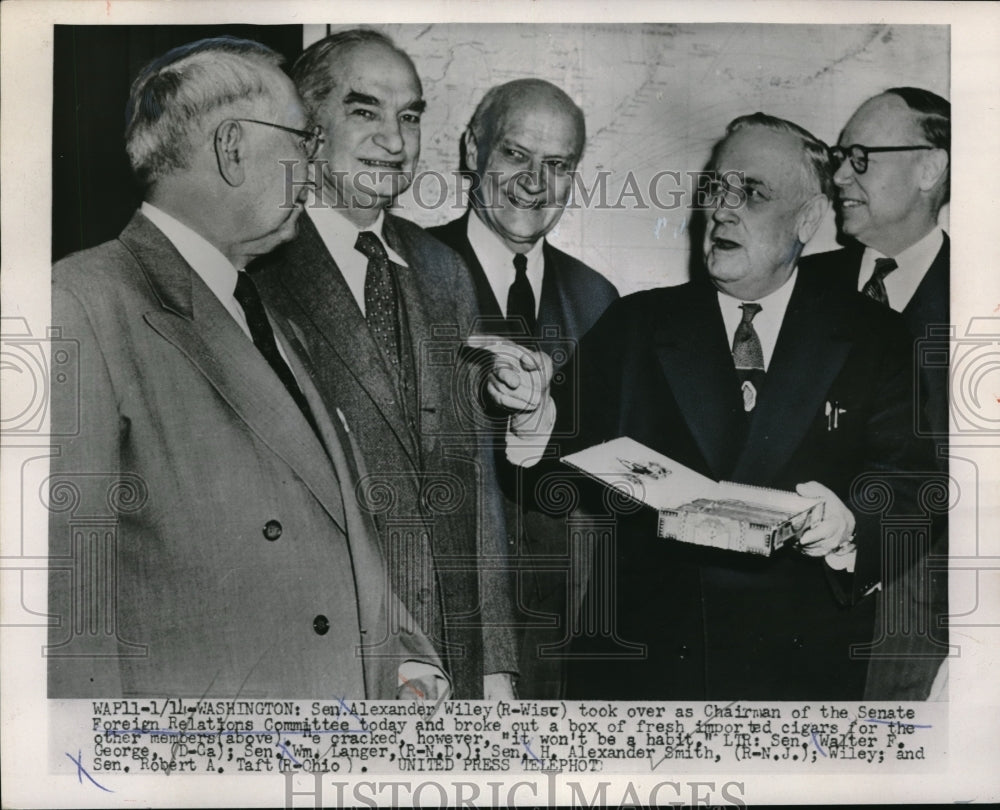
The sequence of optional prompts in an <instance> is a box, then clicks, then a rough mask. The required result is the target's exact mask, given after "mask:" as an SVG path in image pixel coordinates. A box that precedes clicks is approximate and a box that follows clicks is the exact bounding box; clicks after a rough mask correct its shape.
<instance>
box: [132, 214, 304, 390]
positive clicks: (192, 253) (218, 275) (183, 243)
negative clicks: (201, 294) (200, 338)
mask: <svg viewBox="0 0 1000 810" xmlns="http://www.w3.org/2000/svg"><path fill="white" fill-rule="evenodd" d="M139 210H140V211H142V213H143V215H144V216H145V217H146V219H148V220H149V221H150V222H152V223H153V224H154V225H155V226H156V227H157V228H159V229H160V231H162V233H163V235H164V236H165V237H167V239H169V240H170V244H172V245H173V246H174V247H175V248H176V249H177V252H178V253H180V254H181V258H182V259H184V261H186V262H187V263H188V264H189V265H190V266H191V269H192V270H194V272H195V273H197V274H198V277H199V278H200V279H201V280H202V281H204V282H205V285H206V286H207V287H208V289H210V290H211V291H212V293H213V294H214V295H215V297H216V298H218V299H219V303H220V304H222V306H224V307H225V308H226V312H228V313H229V314H230V315H232V316H233V320H234V321H236V324H237V326H239V327H240V329H242V330H243V334H245V335H246V336H247V337H248V338H250V340H251V342H252V341H253V335H251V334H250V326H249V325H248V324H247V316H246V313H245V312H244V311H243V307H242V305H241V304H240V302H239V301H237V300H236V279H237V277H238V275H239V272H240V271H239V270H237V269H236V268H235V267H233V265H232V263H231V262H230V261H229V259H227V258H226V257H225V256H223V255H222V251H220V250H219V249H218V248H217V247H215V245H213V244H212V243H211V242H209V241H208V240H207V239H205V237H203V236H202V235H201V234H199V233H196V232H195V231H193V230H191V229H190V228H189V227H188V226H187V225H185V224H184V223H183V222H179V221H178V220H176V219H174V218H173V217H172V216H170V214H168V213H166V212H165V211H161V210H160V209H159V208H157V207H156V206H155V205H152V204H150V203H148V202H144V203H143V204H142V207H141V208H140V209H139ZM274 332H275V334H274V342H275V345H277V347H278V354H280V355H281V359H282V360H284V361H285V365H286V366H288V370H289V371H292V364H291V363H289V362H288V355H287V354H285V348H284V346H282V345H281V343H282V338H281V337H280V336H279V335H278V332H277V330H274ZM294 375H295V372H294V371H292V376H294Z"/></svg>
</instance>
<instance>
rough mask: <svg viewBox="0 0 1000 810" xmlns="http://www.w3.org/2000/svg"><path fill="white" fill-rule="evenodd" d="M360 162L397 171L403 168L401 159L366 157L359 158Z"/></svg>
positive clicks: (375, 167) (376, 167) (372, 166)
mask: <svg viewBox="0 0 1000 810" xmlns="http://www.w3.org/2000/svg"><path fill="white" fill-rule="evenodd" d="M361 162H362V163H363V164H365V166H369V167H371V168H373V169H391V170H393V171H397V172H400V171H402V170H403V161H401V160H369V159H368V158H361Z"/></svg>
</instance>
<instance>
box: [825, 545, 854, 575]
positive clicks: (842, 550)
mask: <svg viewBox="0 0 1000 810" xmlns="http://www.w3.org/2000/svg"><path fill="white" fill-rule="evenodd" d="M857 558H858V547H857V546H856V545H854V543H844V544H843V545H841V546H838V547H837V548H835V549H834V550H833V551H831V552H830V553H829V554H827V555H826V556H825V557H824V558H823V559H824V560H825V561H826V564H827V565H828V566H830V568H832V569H833V570H834V571H846V572H847V573H848V574H853V573H854V563H855V561H856V560H857Z"/></svg>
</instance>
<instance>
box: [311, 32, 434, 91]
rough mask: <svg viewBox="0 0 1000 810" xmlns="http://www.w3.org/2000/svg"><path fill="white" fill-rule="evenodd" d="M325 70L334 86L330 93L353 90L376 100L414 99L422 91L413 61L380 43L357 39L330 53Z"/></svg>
mask: <svg viewBox="0 0 1000 810" xmlns="http://www.w3.org/2000/svg"><path fill="white" fill-rule="evenodd" d="M327 69H328V70H329V71H330V77H331V81H332V85H333V88H334V90H333V94H332V95H343V93H344V92H346V91H351V90H353V91H355V92H359V93H365V94H366V95H371V96H374V97H375V98H378V99H379V100H385V101H388V100H391V99H397V98H405V99H406V100H407V101H410V100H414V101H415V100H418V99H419V98H420V96H421V95H422V93H423V89H422V87H421V84H420V77H419V76H417V72H416V70H415V69H414V67H413V63H412V62H410V60H409V59H408V58H407V57H406V56H405V55H403V54H402V53H400V52H399V51H397V50H395V49H394V48H391V47H389V46H388V45H385V44H383V43H380V42H359V43H355V44H351V45H347V46H345V47H343V48H342V49H340V50H339V51H337V53H335V54H334V55H333V57H332V58H331V60H330V62H329V64H328V66H327ZM337 100H338V101H339V99H337Z"/></svg>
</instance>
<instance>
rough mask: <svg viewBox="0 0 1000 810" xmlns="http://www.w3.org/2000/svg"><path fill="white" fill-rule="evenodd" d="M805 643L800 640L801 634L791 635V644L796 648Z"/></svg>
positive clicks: (798, 648) (801, 646) (799, 648)
mask: <svg viewBox="0 0 1000 810" xmlns="http://www.w3.org/2000/svg"><path fill="white" fill-rule="evenodd" d="M805 645H806V643H805V642H804V641H803V640H802V636H792V646H793V647H794V648H795V649H796V650H801V649H802V648H803V647H804V646H805Z"/></svg>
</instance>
